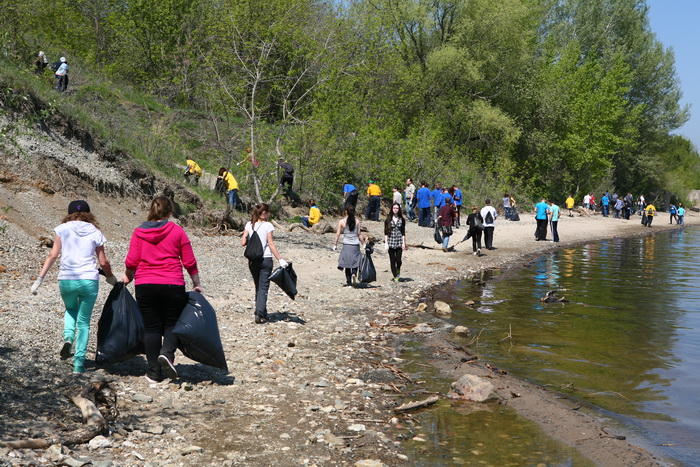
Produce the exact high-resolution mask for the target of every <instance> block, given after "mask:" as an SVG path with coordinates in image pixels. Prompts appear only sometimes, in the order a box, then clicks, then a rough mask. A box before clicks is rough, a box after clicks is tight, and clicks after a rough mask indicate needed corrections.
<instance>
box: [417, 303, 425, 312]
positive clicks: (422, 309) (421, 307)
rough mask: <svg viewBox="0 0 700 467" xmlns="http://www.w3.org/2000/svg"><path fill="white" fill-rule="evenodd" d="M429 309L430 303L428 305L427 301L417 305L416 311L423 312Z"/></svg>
mask: <svg viewBox="0 0 700 467" xmlns="http://www.w3.org/2000/svg"><path fill="white" fill-rule="evenodd" d="M427 309H428V305H426V304H425V303H419V304H418V306H417V307H416V310H415V311H416V313H422V312H424V311H425V310H427Z"/></svg>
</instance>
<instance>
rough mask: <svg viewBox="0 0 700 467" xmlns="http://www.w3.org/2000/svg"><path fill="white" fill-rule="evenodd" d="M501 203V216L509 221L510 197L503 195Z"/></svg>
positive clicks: (506, 194)
mask: <svg viewBox="0 0 700 467" xmlns="http://www.w3.org/2000/svg"><path fill="white" fill-rule="evenodd" d="M501 201H502V202H503V215H504V217H505V219H506V220H510V218H511V213H510V195H509V194H508V193H504V194H503V199H502V200H501Z"/></svg>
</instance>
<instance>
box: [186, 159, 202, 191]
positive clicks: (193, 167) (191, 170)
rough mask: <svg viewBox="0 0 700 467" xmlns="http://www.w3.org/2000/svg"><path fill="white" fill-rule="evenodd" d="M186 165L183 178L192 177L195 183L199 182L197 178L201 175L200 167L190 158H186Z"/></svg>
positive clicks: (187, 179)
mask: <svg viewBox="0 0 700 467" xmlns="http://www.w3.org/2000/svg"><path fill="white" fill-rule="evenodd" d="M186 161H187V162H186V164H187V167H186V168H185V173H184V176H185V180H186V181H189V180H190V179H192V180H193V181H194V184H195V185H198V184H199V178H200V177H201V176H202V168H201V167H200V166H199V164H197V163H196V162H195V161H193V160H192V159H186Z"/></svg>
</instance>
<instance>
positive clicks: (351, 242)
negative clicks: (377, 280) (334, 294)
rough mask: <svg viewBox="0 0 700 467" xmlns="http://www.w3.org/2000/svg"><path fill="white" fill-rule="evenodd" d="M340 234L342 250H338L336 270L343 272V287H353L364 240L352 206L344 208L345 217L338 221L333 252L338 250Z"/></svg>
mask: <svg viewBox="0 0 700 467" xmlns="http://www.w3.org/2000/svg"><path fill="white" fill-rule="evenodd" d="M341 234H342V235H343V248H342V249H341V250H340V257H339V258H338V269H339V270H341V271H344V272H345V285H344V287H350V286H352V287H354V286H355V285H356V283H357V270H358V268H359V267H360V260H361V259H362V253H361V252H360V244H362V243H364V242H365V238H364V236H363V235H362V226H361V225H360V220H359V219H357V218H356V215H355V208H354V207H353V206H346V207H345V217H344V218H343V219H340V220H339V221H338V228H337V229H336V232H335V242H333V251H336V250H337V249H338V240H339V239H340V235H341Z"/></svg>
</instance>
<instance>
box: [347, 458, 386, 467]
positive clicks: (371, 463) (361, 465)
mask: <svg viewBox="0 0 700 467" xmlns="http://www.w3.org/2000/svg"><path fill="white" fill-rule="evenodd" d="M355 467H386V464H384V463H383V462H382V461H379V460H376V459H363V460H361V461H357V462H355Z"/></svg>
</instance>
